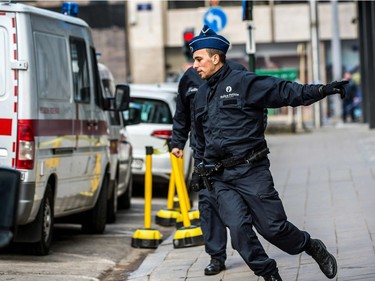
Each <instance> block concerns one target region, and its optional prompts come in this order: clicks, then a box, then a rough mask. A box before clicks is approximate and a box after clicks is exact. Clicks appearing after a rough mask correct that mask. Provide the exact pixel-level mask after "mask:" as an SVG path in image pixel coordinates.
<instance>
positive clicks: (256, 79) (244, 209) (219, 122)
mask: <svg viewBox="0 0 375 281" xmlns="http://www.w3.org/2000/svg"><path fill="white" fill-rule="evenodd" d="M229 45H230V43H229V41H228V40H227V39H225V38H224V37H223V36H220V35H217V34H216V33H215V32H214V31H213V30H211V29H210V28H209V27H207V26H204V27H203V29H202V31H201V33H200V34H199V36H196V37H194V38H193V39H192V40H191V41H190V48H191V51H192V53H193V59H194V64H193V67H194V69H195V70H196V71H197V72H198V74H199V76H200V77H201V78H202V79H205V80H207V81H206V82H205V83H204V84H203V85H201V87H200V88H199V89H198V92H197V93H196V95H195V98H194V124H193V127H194V131H193V132H194V134H195V135H194V147H193V149H194V158H195V164H196V171H197V172H198V173H199V174H200V175H201V178H202V179H204V180H205V181H204V182H205V183H206V184H207V183H208V185H211V187H212V189H213V192H214V194H215V196H216V200H217V203H218V205H219V213H220V217H221V219H222V220H223V221H224V223H225V224H226V226H227V227H229V229H230V235H231V238H232V246H233V247H234V248H235V249H236V250H237V251H238V252H239V254H240V255H241V257H242V258H243V259H244V261H245V262H246V264H247V265H248V266H249V267H250V269H251V270H253V271H254V273H255V274H256V275H258V276H262V277H263V278H264V280H266V281H280V280H282V279H281V277H280V275H279V272H278V268H277V264H276V261H275V260H274V259H272V258H270V257H268V255H267V254H266V252H265V250H264V248H263V246H262V245H261V243H260V241H259V239H258V238H257V235H256V233H255V231H254V230H253V227H255V229H256V230H257V232H258V233H259V234H260V235H262V236H263V237H264V238H265V239H266V240H267V241H269V242H270V243H272V244H273V245H275V246H277V247H278V248H280V249H281V250H283V251H285V252H287V253H288V254H291V255H296V254H300V253H302V252H304V251H305V252H306V253H307V254H308V255H310V256H312V258H313V259H314V260H315V261H316V262H317V263H318V265H319V267H320V269H321V271H322V272H323V273H324V274H325V275H326V277H327V278H330V279H332V278H334V277H335V276H336V273H337V263H336V259H335V257H334V256H333V255H332V254H330V253H329V252H328V251H327V249H326V246H325V245H324V244H323V242H322V241H321V240H319V239H312V238H310V235H309V233H308V232H306V231H301V230H300V229H298V228H297V227H296V226H295V225H293V224H292V223H291V222H289V221H288V220H287V216H286V214H285V211H284V207H283V204H282V202H281V200H280V198H279V195H278V192H277V191H276V189H275V188H274V183H273V178H272V175H271V172H270V169H269V168H270V162H269V159H268V157H267V153H268V152H269V150H268V148H267V143H266V140H265V136H264V122H263V110H264V108H279V107H282V106H288V105H289V106H299V105H310V104H312V103H314V102H316V101H319V100H321V99H323V98H325V97H326V96H328V95H333V94H338V93H340V94H342V95H344V89H343V86H344V84H346V83H347V81H342V82H333V83H330V84H327V85H307V84H306V85H301V84H298V83H295V82H290V81H286V80H282V79H279V78H276V77H271V76H259V75H255V74H254V73H251V72H244V71H237V70H232V69H230V67H229V66H228V64H227V63H226V61H225V54H226V52H227V50H228V48H229ZM208 175H209V179H208ZM207 179H208V181H207ZM208 187H210V186H208Z"/></svg>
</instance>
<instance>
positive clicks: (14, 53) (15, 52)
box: [13, 50, 17, 72]
mask: <svg viewBox="0 0 375 281" xmlns="http://www.w3.org/2000/svg"><path fill="white" fill-rule="evenodd" d="M13 58H14V59H15V60H16V59H17V50H14V52H13ZM15 72H17V71H15Z"/></svg>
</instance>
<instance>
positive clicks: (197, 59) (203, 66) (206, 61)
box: [193, 49, 220, 80]
mask: <svg viewBox="0 0 375 281" xmlns="http://www.w3.org/2000/svg"><path fill="white" fill-rule="evenodd" d="M193 59H194V64H193V67H194V69H195V70H196V71H197V72H198V74H199V76H200V77H201V78H202V79H205V80H206V79H208V78H210V77H211V76H212V75H213V74H215V72H216V71H217V70H218V69H219V68H220V67H218V64H219V56H218V55H213V56H212V57H210V56H209V55H208V53H207V50H206V49H200V50H197V51H195V52H194V54H193Z"/></svg>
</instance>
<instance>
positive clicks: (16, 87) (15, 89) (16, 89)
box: [14, 85, 18, 97]
mask: <svg viewBox="0 0 375 281" xmlns="http://www.w3.org/2000/svg"><path fill="white" fill-rule="evenodd" d="M14 96H15V97H17V96H18V86H17V85H16V86H14Z"/></svg>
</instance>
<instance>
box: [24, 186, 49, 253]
mask: <svg viewBox="0 0 375 281" xmlns="http://www.w3.org/2000/svg"><path fill="white" fill-rule="evenodd" d="M36 220H37V221H38V223H40V224H41V229H40V231H41V239H40V241H38V242H34V243H31V244H30V248H29V249H30V252H31V253H32V254H34V255H39V256H44V255H47V254H48V253H49V250H50V247H51V243H52V234H53V226H54V220H53V194H52V189H51V186H50V184H48V185H47V188H46V192H45V194H44V198H43V200H42V203H41V205H40V208H39V212H38V214H37V216H36Z"/></svg>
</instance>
